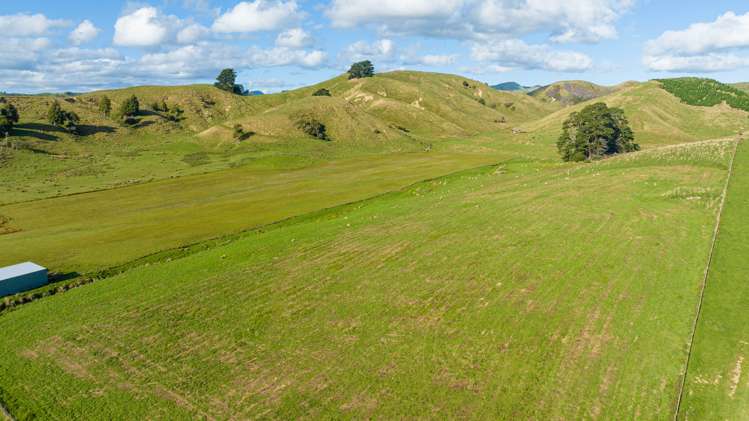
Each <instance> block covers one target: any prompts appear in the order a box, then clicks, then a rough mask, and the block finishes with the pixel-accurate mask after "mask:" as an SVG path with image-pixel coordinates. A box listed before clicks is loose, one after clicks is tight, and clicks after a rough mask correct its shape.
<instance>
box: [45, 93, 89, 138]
mask: <svg viewBox="0 0 749 421" xmlns="http://www.w3.org/2000/svg"><path fill="white" fill-rule="evenodd" d="M47 121H48V122H49V124H51V125H53V126H56V127H62V128H63V129H65V130H66V131H67V132H69V133H75V134H77V133H78V124H79V123H80V122H81V119H80V117H78V114H76V113H74V112H73V111H67V110H63V109H62V107H61V106H60V103H59V102H57V101H53V102H52V105H50V106H49V110H48V111H47Z"/></svg>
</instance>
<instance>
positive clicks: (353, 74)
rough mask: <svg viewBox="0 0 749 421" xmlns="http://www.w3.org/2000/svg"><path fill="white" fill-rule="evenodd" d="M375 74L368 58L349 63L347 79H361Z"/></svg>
mask: <svg viewBox="0 0 749 421" xmlns="http://www.w3.org/2000/svg"><path fill="white" fill-rule="evenodd" d="M374 75H375V69H374V65H372V62H371V61H369V60H364V61H360V62H358V63H354V64H352V65H351V68H350V69H349V71H348V78H349V79H361V78H365V77H373V76H374Z"/></svg>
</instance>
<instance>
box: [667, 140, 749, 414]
mask: <svg viewBox="0 0 749 421" xmlns="http://www.w3.org/2000/svg"><path fill="white" fill-rule="evenodd" d="M748 217H749V145H747V144H746V143H742V144H740V146H739V150H738V153H737V156H736V160H735V163H734V171H733V176H732V177H731V181H730V184H729V186H728V194H727V197H726V204H725V207H724V210H723V215H722V218H721V226H720V233H719V236H718V240H717V243H716V247H715V254H714V257H713V262H712V265H711V268H710V274H709V276H708V279H707V286H706V288H705V298H704V301H703V306H702V313H701V315H700V320H699V324H698V326H697V330H696V334H695V340H694V347H693V349H692V357H691V360H690V363H689V370H688V372H687V379H686V384H685V388H684V395H683V402H682V405H681V411H680V417H679V418H680V419H684V420H687V419H689V420H736V419H744V418H745V417H746V414H747V413H748V412H749V377H748V375H747V371H749V367H748V366H749V360H747V358H749V315H747V302H749V283H747V280H749V265H747V256H748V255H749V226H748V225H747V218H748Z"/></svg>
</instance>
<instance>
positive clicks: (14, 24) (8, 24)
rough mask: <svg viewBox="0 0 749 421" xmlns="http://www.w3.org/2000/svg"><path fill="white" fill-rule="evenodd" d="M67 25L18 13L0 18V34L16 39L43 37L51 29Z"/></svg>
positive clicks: (42, 16) (66, 22) (59, 21)
mask: <svg viewBox="0 0 749 421" xmlns="http://www.w3.org/2000/svg"><path fill="white" fill-rule="evenodd" d="M69 25H70V23H69V22H68V21H65V20H57V19H49V18H47V17H46V16H44V15H42V14H35V15H28V14H22V13H19V14H16V15H3V16H0V33H3V34H5V35H8V36H12V37H18V38H20V37H33V36H40V35H45V34H47V33H48V32H49V31H50V30H52V29H55V28H64V27H67V26H69Z"/></svg>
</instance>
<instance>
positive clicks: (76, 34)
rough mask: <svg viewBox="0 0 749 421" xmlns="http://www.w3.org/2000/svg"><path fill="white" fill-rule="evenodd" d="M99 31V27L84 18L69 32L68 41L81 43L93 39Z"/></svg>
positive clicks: (76, 43)
mask: <svg viewBox="0 0 749 421" xmlns="http://www.w3.org/2000/svg"><path fill="white" fill-rule="evenodd" d="M99 31H100V29H99V28H97V27H96V26H94V24H93V23H92V22H91V21H90V20H88V19H86V20H84V21H83V22H81V23H80V24H79V25H78V26H77V27H76V28H75V29H73V31H72V32H71V33H70V36H69V38H70V42H72V43H73V44H75V45H81V44H85V43H87V42H89V41H93V40H94V38H96V37H97V36H98V35H99Z"/></svg>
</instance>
